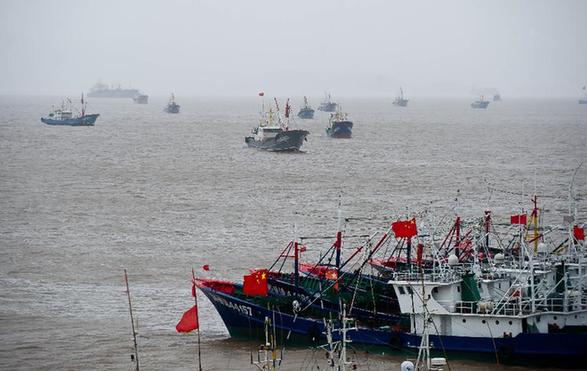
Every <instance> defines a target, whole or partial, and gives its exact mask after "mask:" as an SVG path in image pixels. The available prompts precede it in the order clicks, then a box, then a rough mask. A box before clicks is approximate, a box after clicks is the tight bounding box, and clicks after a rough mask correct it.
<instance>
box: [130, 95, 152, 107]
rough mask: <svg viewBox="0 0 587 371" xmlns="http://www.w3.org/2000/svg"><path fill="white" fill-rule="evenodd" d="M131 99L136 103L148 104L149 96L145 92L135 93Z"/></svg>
mask: <svg viewBox="0 0 587 371" xmlns="http://www.w3.org/2000/svg"><path fill="white" fill-rule="evenodd" d="M132 100H133V102H135V103H136V104H149V96H148V95H147V94H142V93H137V94H136V95H135V96H134V97H132Z"/></svg>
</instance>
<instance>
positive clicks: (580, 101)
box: [579, 99, 587, 104]
mask: <svg viewBox="0 0 587 371" xmlns="http://www.w3.org/2000/svg"><path fill="white" fill-rule="evenodd" d="M579 104H587V99H579Z"/></svg>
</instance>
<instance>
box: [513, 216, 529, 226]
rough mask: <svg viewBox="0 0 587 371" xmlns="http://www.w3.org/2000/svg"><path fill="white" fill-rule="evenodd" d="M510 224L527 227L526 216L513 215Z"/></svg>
mask: <svg viewBox="0 0 587 371" xmlns="http://www.w3.org/2000/svg"><path fill="white" fill-rule="evenodd" d="M510 224H523V225H526V214H519V215H512V216H511V217H510Z"/></svg>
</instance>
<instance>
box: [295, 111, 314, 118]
mask: <svg viewBox="0 0 587 371" xmlns="http://www.w3.org/2000/svg"><path fill="white" fill-rule="evenodd" d="M298 117H299V118H301V119H304V120H308V119H313V118H314V110H313V109H303V108H302V109H301V110H300V112H298Z"/></svg>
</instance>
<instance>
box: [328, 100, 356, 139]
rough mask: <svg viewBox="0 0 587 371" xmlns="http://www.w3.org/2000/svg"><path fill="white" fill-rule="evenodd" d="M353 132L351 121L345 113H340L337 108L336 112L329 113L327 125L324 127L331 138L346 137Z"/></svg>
mask: <svg viewBox="0 0 587 371" xmlns="http://www.w3.org/2000/svg"><path fill="white" fill-rule="evenodd" d="M352 133H353V122H352V121H350V120H349V119H348V117H347V114H346V113H342V112H341V111H340V107H339V109H338V110H337V111H336V113H332V114H330V120H329V121H328V127H327V128H326V135H328V136H329V137H331V138H344V139H348V138H350V137H351V136H352Z"/></svg>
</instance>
